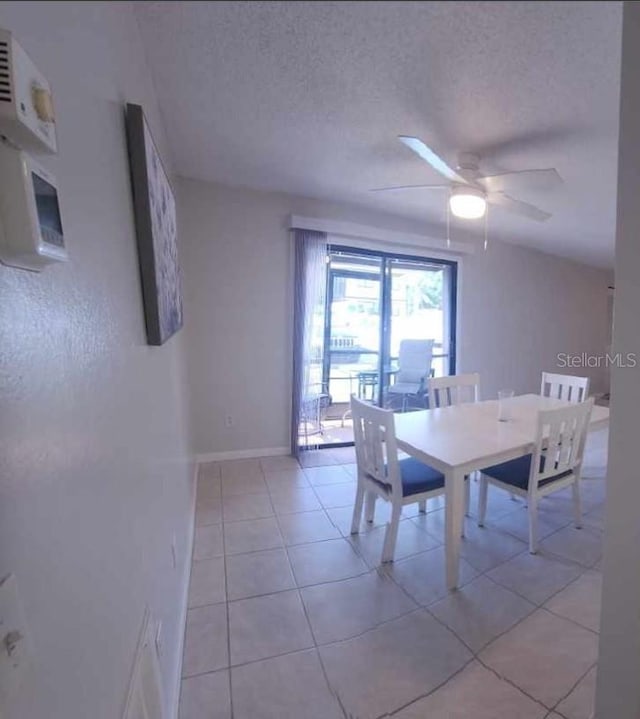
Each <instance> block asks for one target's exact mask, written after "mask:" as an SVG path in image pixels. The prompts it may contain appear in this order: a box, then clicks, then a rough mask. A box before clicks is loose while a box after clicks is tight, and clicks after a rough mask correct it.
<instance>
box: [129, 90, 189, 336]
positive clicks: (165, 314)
mask: <svg viewBox="0 0 640 719" xmlns="http://www.w3.org/2000/svg"><path fill="white" fill-rule="evenodd" d="M126 126H127V144H128V148H129V164H130V169H131V185H132V190H133V205H134V213H135V221H136V237H137V242H138V257H139V261H140V276H141V279H142V295H143V300H144V312H145V322H146V327H147V342H148V343H149V344H150V345H162V344H164V343H165V342H166V341H167V340H168V339H169V337H171V335H173V334H175V333H176V332H177V331H178V330H179V329H180V328H181V327H182V287H181V283H180V266H179V263H178V247H177V224H176V203H175V199H174V196H173V191H172V190H171V185H170V184H169V180H168V178H167V175H166V173H165V170H164V167H163V165H162V160H161V159H160V155H159V153H158V149H157V147H156V145H155V143H154V141H153V137H152V135H151V131H150V130H149V126H148V125H147V121H146V119H145V117H144V112H143V111H142V107H140V105H133V104H130V103H128V104H127V107H126Z"/></svg>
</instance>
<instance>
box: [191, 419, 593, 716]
mask: <svg viewBox="0 0 640 719" xmlns="http://www.w3.org/2000/svg"><path fill="white" fill-rule="evenodd" d="M606 439H607V438H606V432H599V433H595V434H593V435H592V436H591V437H590V440H589V444H588V448H587V454H586V457H585V470H584V480H583V488H584V489H583V498H584V508H585V515H586V516H585V523H584V529H582V530H576V529H574V528H573V526H572V524H571V501H570V495H569V493H559V494H557V495H554V496H552V497H550V498H547V499H546V500H544V501H543V502H542V503H541V505H540V521H539V525H540V531H541V536H542V537H543V539H542V541H541V543H540V544H541V547H540V552H539V554H537V555H536V556H531V555H529V554H528V552H527V547H526V544H525V539H526V531H527V516H526V510H525V509H524V506H523V504H522V503H521V502H519V501H512V500H511V499H510V498H509V497H508V496H506V495H505V494H503V493H501V492H500V491H499V490H496V489H493V490H490V496H489V513H488V521H487V526H486V528H484V529H480V528H478V527H477V526H476V523H475V519H474V518H473V517H471V518H469V519H467V520H466V537H465V539H464V542H463V549H462V557H463V558H462V561H461V581H462V585H463V586H462V587H461V588H460V590H459V591H457V592H455V593H448V592H447V591H446V589H445V587H444V552H443V545H442V540H443V531H444V510H443V501H442V500H441V499H436V500H433V501H431V502H430V503H429V505H428V513H427V514H426V515H418V511H417V509H418V508H417V506H409V507H407V508H406V510H405V512H404V515H403V519H402V522H401V529H400V533H399V537H398V545H397V552H396V561H395V562H394V563H393V564H390V565H387V566H384V567H380V566H379V558H380V552H381V548H382V540H383V536H384V531H385V522H386V520H387V517H388V508H387V507H386V506H384V505H381V504H380V503H379V504H378V507H377V511H376V518H375V521H374V523H373V525H372V526H367V527H363V529H362V532H361V534H360V535H358V536H355V537H351V536H350V534H349V526H350V519H351V508H352V503H353V497H354V493H355V479H354V470H355V465H354V453H353V449H350V448H347V449H333V450H322V451H318V452H310V453H308V454H307V455H305V458H304V465H305V466H303V467H301V466H300V465H299V464H298V463H297V462H295V461H294V460H293V459H291V458H289V457H270V458H264V459H251V460H239V461H234V462H222V463H211V464H205V465H202V466H201V468H200V476H199V486H198V498H197V512H196V536H195V545H194V556H193V569H192V576H191V587H190V597H189V611H188V617H187V628H186V635H185V650H184V661H183V682H182V692H181V704H180V719H231V717H233V718H234V719H334V717H335V718H336V719H375V718H376V717H388V716H394V717H398V718H399V719H422V718H423V717H428V719H462V718H463V717H464V718H466V717H470V716H473V717H474V718H475V719H502V718H503V717H518V718H519V719H544V718H545V717H547V718H548V719H552V718H554V717H555V718H556V719H558V718H559V719H589V718H590V717H591V715H592V712H593V694H594V686H595V674H596V658H597V650H598V614H599V603H600V589H601V575H600V571H599V569H598V568H599V566H600V558H601V551H602V531H603V524H602V522H603V511H602V508H603V504H604V499H605V480H604V477H605V471H606ZM476 500H477V483H474V485H473V505H472V511H473V510H474V508H475V504H476Z"/></svg>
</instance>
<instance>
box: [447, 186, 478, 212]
mask: <svg viewBox="0 0 640 719" xmlns="http://www.w3.org/2000/svg"><path fill="white" fill-rule="evenodd" d="M449 207H450V208H451V213H452V214H453V215H454V216H455V217H460V218H462V219H464V220H477V219H479V218H480V217H483V216H484V213H485V212H486V211H487V200H486V199H485V196H484V194H483V193H482V190H478V189H476V188H475V187H465V186H460V187H454V188H453V190H451V197H450V198H449Z"/></svg>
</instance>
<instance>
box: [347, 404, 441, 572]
mask: <svg viewBox="0 0 640 719" xmlns="http://www.w3.org/2000/svg"><path fill="white" fill-rule="evenodd" d="M351 411H352V413H353V434H354V439H355V445H356V462H357V467H358V487H357V491H356V501H355V506H354V508H353V520H352V523H351V534H358V532H359V530H360V521H361V519H362V505H363V502H365V519H366V521H367V522H373V516H374V512H375V503H376V500H377V499H378V497H379V498H381V499H383V500H384V501H385V502H391V521H390V522H389V523H388V524H387V531H386V534H385V538H384V546H383V548H382V561H383V562H390V561H393V555H394V553H395V547H396V539H397V537H398V527H399V523H400V514H401V512H402V507H403V506H404V505H405V504H413V503H414V502H418V503H419V505H420V511H421V512H425V511H426V502H427V499H430V498H431V497H437V496H439V495H441V494H444V475H443V474H442V473H441V472H438V471H437V470H435V469H433V468H432V467H429V466H428V465H426V464H423V463H422V462H420V461H418V460H417V459H414V458H413V457H407V458H406V459H401V460H399V459H398V447H397V445H396V433H395V419H394V414H393V412H392V411H391V410H387V409H381V408H380V407H374V406H373V405H371V404H368V403H366V402H361V401H360V400H358V399H357V398H356V397H355V396H353V395H351Z"/></svg>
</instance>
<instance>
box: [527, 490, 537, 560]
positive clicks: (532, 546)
mask: <svg viewBox="0 0 640 719" xmlns="http://www.w3.org/2000/svg"><path fill="white" fill-rule="evenodd" d="M528 505H529V508H528V512H529V554H536V553H537V552H538V501H537V499H536V498H535V497H531V496H530V497H529V502H528Z"/></svg>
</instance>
